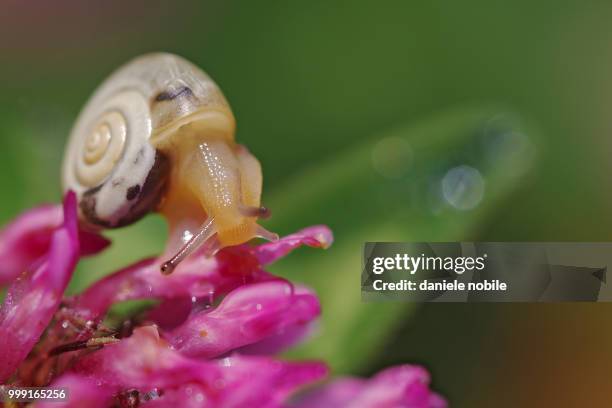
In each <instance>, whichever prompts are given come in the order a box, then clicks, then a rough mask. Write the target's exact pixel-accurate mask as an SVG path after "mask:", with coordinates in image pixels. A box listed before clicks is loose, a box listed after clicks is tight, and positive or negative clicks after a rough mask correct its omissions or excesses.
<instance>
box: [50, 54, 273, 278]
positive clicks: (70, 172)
mask: <svg viewBox="0 0 612 408" xmlns="http://www.w3.org/2000/svg"><path fill="white" fill-rule="evenodd" d="M235 128H236V122H235V119H234V115H233V113H232V111H231V109H230V106H229V104H228V103H227V101H226V99H225V97H224V96H223V94H222V92H221V90H220V89H219V87H218V86H217V85H216V84H215V83H214V82H213V81H212V79H211V78H210V77H209V76H208V75H207V74H205V73H204V72H203V71H202V70H200V69H199V68H198V67H196V66H195V65H193V64H192V63H190V62H189V61H187V60H185V59H183V58H181V57H179V56H176V55H172V54H166V53H155V54H148V55H144V56H141V57H138V58H136V59H134V60H132V61H131V62H128V63H127V64H126V65H124V66H122V67H121V68H119V69H118V70H117V71H115V72H114V73H113V74H112V75H111V76H110V77H109V78H108V79H107V80H106V81H104V82H103V83H102V84H101V85H100V86H99V88H98V89H97V90H96V91H95V92H94V93H93V95H92V96H91V98H90V99H89V101H88V102H87V103H86V105H85V107H84V108H83V110H82V111H81V113H80V114H79V116H78V118H77V120H76V122H75V124H74V127H73V128H72V131H71V134H70V137H69V140H68V143H67V145H66V149H65V154H64V162H63V166H62V184H63V189H64V191H67V190H72V191H74V192H75V193H76V195H77V199H78V203H79V220H80V222H81V224H82V226H83V228H86V229H93V230H100V229H104V228H119V227H123V226H125V225H129V224H132V223H134V222H136V221H138V220H139V219H141V218H142V217H143V216H145V215H146V214H148V213H150V212H159V213H161V214H162V215H163V216H164V217H165V218H166V219H167V222H168V225H169V232H170V235H169V241H168V245H167V248H168V249H167V255H168V257H170V255H171V254H173V255H172V256H171V258H170V259H169V260H168V261H167V262H165V263H164V264H163V265H162V266H161V270H162V272H163V273H170V272H172V271H173V270H174V268H175V267H176V266H177V265H178V264H179V263H180V262H181V261H182V260H183V259H185V258H186V257H187V256H188V255H189V254H190V253H192V252H193V251H194V250H195V249H197V248H198V247H201V246H202V247H204V251H205V253H206V254H209V255H212V254H214V253H215V252H216V251H218V250H219V249H221V248H223V247H226V246H233V245H238V244H242V243H244V242H247V241H249V240H251V239H252V238H254V237H260V238H264V239H268V240H276V239H278V236H277V235H276V234H273V233H271V232H269V231H267V230H266V229H265V228H263V227H262V226H260V225H259V224H258V223H257V221H258V219H259V218H261V217H265V216H267V215H268V211H267V210H266V209H265V208H264V207H262V206H261V204H260V198H261V189H262V174H261V166H260V164H259V161H258V160H257V159H256V158H255V157H254V156H253V155H252V154H251V153H250V152H249V151H248V150H247V149H246V148H245V147H244V146H242V145H239V144H237V143H236V142H235V137H234V133H235Z"/></svg>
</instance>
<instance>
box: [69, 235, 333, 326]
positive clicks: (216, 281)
mask: <svg viewBox="0 0 612 408" xmlns="http://www.w3.org/2000/svg"><path fill="white" fill-rule="evenodd" d="M332 241H333V238H332V234H331V231H330V230H329V228H327V227H325V226H314V227H309V228H305V229H303V230H302V231H299V232H297V233H295V234H291V235H288V236H286V237H284V238H281V239H280V240H278V241H276V242H270V243H266V244H263V245H259V246H254V247H253V246H249V245H240V246H235V247H228V248H224V249H223V250H221V251H219V253H217V255H216V256H215V257H213V258H206V257H204V256H203V255H202V253H201V252H199V253H196V254H194V255H192V256H190V257H189V258H187V259H186V260H185V261H183V262H182V263H181V264H180V265H179V266H178V267H177V268H176V270H175V271H174V272H173V273H172V274H171V275H162V274H161V273H160V270H159V268H160V265H161V264H162V263H163V262H165V260H166V259H165V258H163V257H162V258H150V259H146V260H143V261H140V262H138V263H136V264H134V265H131V266H129V267H127V268H124V269H122V270H120V271H118V272H115V273H113V274H111V275H109V276H107V277H106V278H104V279H102V280H100V281H98V282H96V283H95V284H94V285H92V286H91V287H90V288H89V289H87V290H86V291H85V292H83V293H82V294H81V295H79V296H77V297H76V298H74V299H73V300H72V302H71V305H72V307H73V308H74V309H75V310H77V311H79V313H80V314H81V315H82V316H83V317H84V318H86V319H96V318H99V317H100V316H102V315H103V314H104V313H105V312H106V310H107V309H108V308H109V307H110V306H111V305H112V304H113V303H116V302H121V301H125V300H132V299H142V298H160V299H172V298H180V297H187V298H201V297H208V298H213V297H218V296H222V295H225V294H227V293H229V292H230V291H231V290H233V289H234V288H237V287H238V286H241V285H243V284H246V283H256V282H262V281H267V280H271V279H274V277H273V276H272V275H270V274H269V273H268V272H266V271H264V270H263V269H261V266H262V265H266V264H269V263H271V262H274V261H275V260H277V259H279V258H281V257H283V256H285V255H287V254H288V253H289V252H290V251H292V250H293V249H295V248H297V247H298V246H300V245H308V246H311V247H321V248H326V247H327V246H329V245H330V244H331V242H332Z"/></svg>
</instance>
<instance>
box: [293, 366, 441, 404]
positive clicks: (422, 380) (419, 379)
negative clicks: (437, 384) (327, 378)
mask: <svg viewBox="0 0 612 408" xmlns="http://www.w3.org/2000/svg"><path fill="white" fill-rule="evenodd" d="M296 406H297V407H299V408H311V407H312V408H314V407H327V406H333V407H346V408H349V407H351V408H352V407H355V408H357V407H359V408H377V407H397V408H445V407H446V406H447V404H446V401H445V400H444V399H443V398H442V397H440V396H439V395H438V394H436V393H434V392H433V391H431V390H430V389H429V373H427V370H425V369H424V368H422V367H418V366H412V365H402V366H396V367H391V368H388V369H386V370H383V371H381V372H380V373H378V374H376V375H375V376H374V377H372V378H371V379H369V380H363V379H356V378H344V379H339V380H336V381H333V382H331V383H330V384H328V385H326V386H324V387H321V388H320V389H318V390H315V391H314V392H312V393H310V394H309V395H306V396H305V397H304V398H302V399H301V400H300V401H299V403H298V404H297V405H296Z"/></svg>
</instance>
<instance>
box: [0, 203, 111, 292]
mask: <svg viewBox="0 0 612 408" xmlns="http://www.w3.org/2000/svg"><path fill="white" fill-rule="evenodd" d="M63 217H64V216H63V210H62V206H60V205H43V206H40V207H37V208H34V209H31V210H29V211H26V212H25V213H23V214H21V215H20V216H18V217H17V218H16V219H15V220H14V221H13V222H11V223H10V224H9V225H7V226H6V227H4V228H3V229H2V231H0V285H4V284H7V283H9V282H11V281H13V280H14V279H15V278H16V277H17V276H18V275H19V274H20V273H22V272H24V271H26V270H28V269H31V268H32V266H34V265H35V264H37V262H39V261H40V258H41V257H43V256H45V255H46V254H47V252H48V251H49V246H50V245H51V238H52V236H53V233H54V232H55V230H56V229H57V228H59V227H60V226H61V224H62V221H63V219H64V218H63ZM79 241H80V243H81V255H83V256H88V255H94V254H96V253H98V252H100V251H102V250H103V249H105V248H106V247H107V246H108V245H109V244H110V241H108V240H107V239H106V238H104V237H102V236H101V235H98V234H96V233H92V232H86V231H79Z"/></svg>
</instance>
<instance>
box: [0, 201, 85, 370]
mask: <svg viewBox="0 0 612 408" xmlns="http://www.w3.org/2000/svg"><path fill="white" fill-rule="evenodd" d="M78 257H79V241H78V231H77V212H76V198H75V195H74V193H68V194H67V195H66V198H65V200H64V223H63V225H62V226H61V227H59V228H58V229H56V230H55V231H54V232H53V234H52V236H51V243H50V247H49V253H48V254H47V256H46V257H43V259H42V260H41V263H40V266H38V268H37V269H36V270H34V271H31V272H30V273H29V274H24V275H22V276H20V277H19V278H18V279H17V281H16V282H14V283H13V285H12V286H11V287H10V288H9V290H8V293H7V295H6V298H5V299H4V304H3V305H2V308H1V309H0V350H2V353H0V382H4V381H5V380H6V379H7V378H8V377H9V376H10V375H11V374H12V373H13V372H14V371H15V370H16V369H17V366H18V365H19V363H21V361H23V359H24V358H25V357H26V356H27V354H28V353H29V352H30V350H31V349H32V347H33V346H34V344H35V343H36V342H37V341H38V339H39V338H40V335H41V334H42V333H43V331H44V330H45V327H47V325H48V324H49V322H50V321H51V318H52V317H53V314H54V313H55V311H56V310H57V308H58V306H59V303H60V301H61V297H62V294H63V292H64V290H65V289H66V285H67V284H68V281H69V280H70V277H71V276H72V271H73V270H74V267H75V265H76V262H77V260H78Z"/></svg>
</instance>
